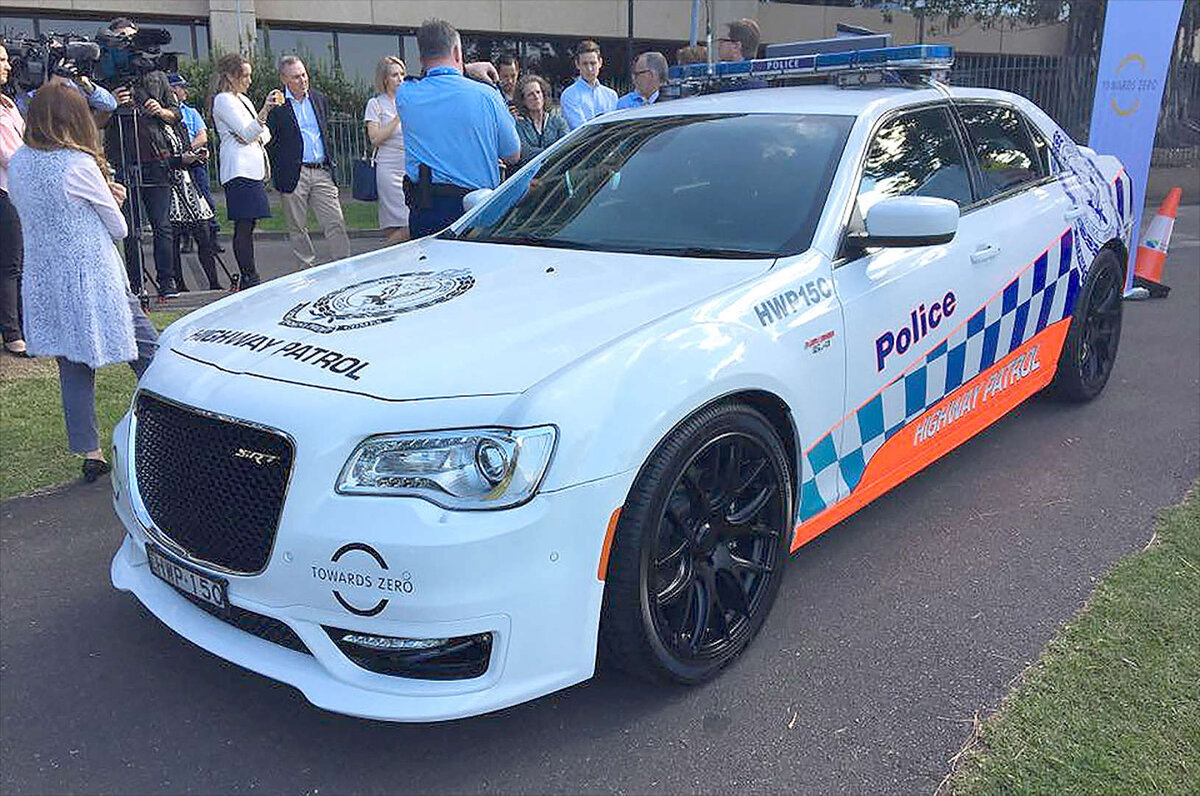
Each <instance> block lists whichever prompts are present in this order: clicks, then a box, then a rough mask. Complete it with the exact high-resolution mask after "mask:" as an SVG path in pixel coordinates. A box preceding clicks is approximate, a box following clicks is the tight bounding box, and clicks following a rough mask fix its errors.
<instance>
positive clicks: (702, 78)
mask: <svg viewBox="0 0 1200 796" xmlns="http://www.w3.org/2000/svg"><path fill="white" fill-rule="evenodd" d="M953 64H954V48H953V47H950V46H948V45H944V44H909V45H903V46H900V47H877V48H874V49H866V50H851V51H848V52H832V53H814V54H808V55H789V56H782V57H777V58H756V59H754V60H752V61H733V62H726V63H717V64H711V65H710V64H688V65H687V66H673V67H671V70H670V79H669V82H670V83H673V84H676V85H680V86H683V85H686V84H692V85H695V84H699V85H700V86H702V85H704V84H717V85H718V87H721V88H725V89H729V88H733V87H735V84H736V83H738V82H742V81H745V80H748V79H758V78H761V79H763V80H768V79H790V78H805V77H819V76H824V75H832V74H836V73H838V72H847V71H853V70H861V69H894V70H904V71H922V72H932V71H937V70H946V69H949V68H950V67H951V66H953ZM710 68H711V70H712V71H711V72H710V71H709V70H710ZM755 82H758V81H757V80H755ZM721 84H724V85H721ZM696 87H699V86H696Z"/></svg>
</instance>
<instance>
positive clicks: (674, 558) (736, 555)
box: [600, 403, 793, 683]
mask: <svg viewBox="0 0 1200 796" xmlns="http://www.w3.org/2000/svg"><path fill="white" fill-rule="evenodd" d="M792 494H793V490H792V486H791V478H790V475H789V470H788V465H787V457H786V454H785V452H784V448H783V445H782V443H781V442H780V440H779V436H778V434H776V432H775V430H774V429H773V428H772V426H771V424H770V423H769V422H768V421H767V420H766V418H764V417H763V416H762V415H761V414H760V413H759V412H757V411H756V410H755V409H753V408H752V407H750V406H747V405H745V404H741V403H724V404H717V405H715V406H712V407H709V408H708V409H705V410H703V411H701V412H700V413H698V414H697V415H696V416H694V417H692V418H691V419H689V420H688V421H686V422H684V423H683V424H682V425H680V426H679V427H678V428H676V429H675V430H674V431H672V432H671V434H670V435H669V436H668V437H667V438H666V440H664V441H663V442H662V443H661V444H660V445H659V447H658V448H657V449H656V450H655V451H654V453H653V454H652V455H651V457H650V459H649V460H648V461H647V463H646V465H645V466H644V467H643V468H642V471H641V473H639V475H638V478H637V480H636V481H635V482H634V486H633V489H632V490H631V492H630V495H629V499H628V500H627V501H626V503H625V507H624V509H623V510H622V513H621V519H620V521H619V523H618V526H617V532H616V536H615V539H614V541H613V550H612V555H611V557H610V566H609V571H608V578H607V585H606V587H605V593H604V610H603V613H602V616H601V622H600V633H601V643H602V645H603V648H604V650H605V652H606V653H607V655H608V657H609V658H610V659H611V660H613V661H614V662H615V663H616V664H617V665H619V666H621V667H622V668H623V669H625V670H627V671H629V672H630V673H632V674H635V675H638V676H641V677H644V678H648V679H653V680H673V681H676V682H681V683H698V682H702V681H704V680H706V679H708V678H709V677H711V676H713V675H714V674H716V673H717V672H718V671H719V670H720V669H721V668H722V667H723V666H725V665H726V664H728V663H729V662H730V661H732V660H733V659H734V658H736V657H737V655H738V654H739V653H740V652H741V651H742V650H743V649H744V648H745V647H746V645H747V644H749V642H750V640H751V639H752V638H753V637H754V635H755V634H756V633H757V632H758V630H759V628H760V627H761V626H762V623H763V621H764V620H765V619H766V616H767V613H768V612H769V611H770V609H771V605H772V604H773V603H774V601H775V596H776V594H777V593H778V591H779V583H780V581H781V579H782V576H783V569H784V566H785V564H786V563H787V557H788V539H789V531H790V527H791V518H792V507H793V497H792Z"/></svg>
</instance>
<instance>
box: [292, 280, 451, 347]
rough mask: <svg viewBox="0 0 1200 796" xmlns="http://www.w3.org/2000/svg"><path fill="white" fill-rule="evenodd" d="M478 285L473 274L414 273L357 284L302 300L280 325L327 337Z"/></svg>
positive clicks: (436, 302) (437, 301)
mask: <svg viewBox="0 0 1200 796" xmlns="http://www.w3.org/2000/svg"><path fill="white" fill-rule="evenodd" d="M474 284H475V277H474V276H473V275H472V274H471V272H470V271H467V270H463V269H452V270H448V271H438V272H437V273H434V272H433V271H412V272H409V273H407V274H392V275H390V276H381V277H379V278H378V279H371V280H368V281H366V282H358V283H356V284H353V285H348V286H346V287H342V288H338V289H337V290H335V291H333V292H332V293H326V294H325V295H324V296H321V298H319V299H317V300H316V301H313V302H308V301H303V302H301V303H299V304H297V305H296V306H294V307H292V308H291V309H290V310H288V311H287V312H286V313H285V314H284V316H283V319H282V320H280V323H281V324H282V325H284V326H293V327H296V328H298V329H308V330H310V331H313V332H320V333H322V334H328V333H330V332H344V331H346V330H348V329H362V328H364V327H366V326H376V325H378V324H381V323H387V322H388V321H390V320H392V319H393V318H395V317H396V316H397V315H403V314H404V313H406V312H412V311H413V310H419V309H424V308H425V307H432V306H433V305H435V304H441V303H442V302H443V301H449V300H450V299H452V298H455V297H456V296H461V295H462V294H463V293H466V292H467V291H468V290H470V289H471V287H472V286H473V285H474Z"/></svg>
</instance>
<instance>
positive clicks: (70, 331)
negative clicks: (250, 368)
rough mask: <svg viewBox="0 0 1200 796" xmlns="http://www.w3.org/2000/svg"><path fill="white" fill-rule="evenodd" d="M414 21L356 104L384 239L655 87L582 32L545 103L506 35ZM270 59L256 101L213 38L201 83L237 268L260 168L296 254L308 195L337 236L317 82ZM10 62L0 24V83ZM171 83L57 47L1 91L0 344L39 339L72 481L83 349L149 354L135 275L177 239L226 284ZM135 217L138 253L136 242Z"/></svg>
mask: <svg viewBox="0 0 1200 796" xmlns="http://www.w3.org/2000/svg"><path fill="white" fill-rule="evenodd" d="M107 27H108V30H107V33H108V34H110V35H112V36H117V37H130V38H132V37H133V36H134V35H135V34H136V33H137V25H136V23H134V22H133V21H132V20H130V19H128V18H125V17H120V18H117V19H114V20H113V21H112V22H111V23H109V25H108V26H107ZM416 38H417V45H418V49H419V52H420V59H421V74H420V77H419V78H417V79H412V78H409V75H408V70H407V67H406V65H405V63H404V61H403V60H401V59H400V58H398V57H396V56H392V55H389V56H385V57H384V58H382V59H381V60H380V61H379V64H378V67H377V69H376V73H375V81H374V83H375V86H374V87H375V92H376V93H375V95H374V96H372V97H371V98H370V100H368V102H367V104H366V108H365V110H364V113H363V123H364V133H365V135H366V137H367V139H368V140H369V142H370V145H371V147H372V149H373V162H374V167H375V177H376V186H377V192H378V201H379V224H380V227H381V229H383V230H385V232H386V234H387V241H388V242H389V243H396V242H400V241H404V240H407V239H409V238H410V237H421V236H424V235H428V234H431V233H435V232H438V231H440V230H442V229H444V228H445V227H447V226H448V225H449V224H451V223H453V222H454V221H455V220H456V219H457V218H458V217H459V216H461V215H462V214H463V212H464V208H463V198H464V197H465V196H466V195H467V194H468V193H470V192H471V191H474V190H477V189H480V188H495V187H497V186H498V185H499V184H500V182H501V180H502V179H503V176H504V173H505V171H506V170H507V169H508V168H512V167H518V166H521V165H523V164H524V163H527V162H528V161H530V160H531V159H533V158H535V157H537V156H538V155H539V154H540V153H541V152H542V151H544V150H545V149H546V148H547V147H549V146H551V145H552V144H554V142H556V141H558V140H559V139H560V138H562V137H564V136H566V135H567V134H568V133H570V132H571V131H572V130H574V129H575V128H577V127H579V126H580V125H582V124H584V123H586V122H588V121H589V120H591V119H593V118H595V117H597V116H599V115H602V114H605V113H608V112H611V111H614V110H617V109H621V108H637V107H642V106H646V105H651V104H653V103H655V102H658V101H659V99H660V89H661V87H662V86H663V84H664V83H665V82H666V78H667V59H666V57H665V56H664V55H663V54H662V53H659V52H645V53H642V54H641V55H640V56H638V58H637V59H636V61H635V63H634V67H633V82H634V89H633V90H632V91H630V92H629V93H628V94H626V95H624V96H622V97H618V96H617V94H616V92H615V91H613V90H612V89H611V88H609V87H608V86H605V85H603V84H602V83H601V82H600V73H601V70H602V69H603V66H604V59H603V56H602V53H601V49H600V46H599V45H598V44H596V42H594V41H590V40H585V41H582V42H580V44H579V45H578V47H577V48H576V53H575V67H576V69H577V71H578V77H577V78H576V79H575V81H574V82H573V83H571V85H569V86H567V87H566V88H565V89H564V90H563V91H562V93H561V96H560V97H559V102H558V107H557V108H556V107H555V105H554V102H553V100H554V97H553V91H552V87H551V85H550V84H549V82H548V81H547V80H546V79H545V78H543V77H541V76H539V75H536V74H530V73H526V74H522V69H521V64H520V61H519V60H518V59H517V58H516V57H515V56H514V55H512V54H508V53H505V54H501V55H499V57H497V58H496V59H495V62H494V63H493V62H490V61H475V62H471V63H464V59H463V46H462V40H461V37H460V36H459V34H458V31H456V30H455V29H454V27H453V26H451V25H450V24H449V23H448V22H445V21H442V20H430V21H428V22H426V23H424V24H423V25H422V26H421V27H420V29H419V30H418V31H417V37H416ZM719 46H720V51H719V52H720V56H721V59H722V60H740V59H742V58H751V57H754V54H755V53H756V52H757V49H758V27H757V24H756V23H754V22H753V20H739V21H738V22H735V23H731V24H730V25H729V31H728V35H727V36H726V37H725V38H722V39H721V40H720V42H719ZM706 59H707V53H706V52H704V48H702V47H700V48H696V47H691V48H684V49H683V50H680V51H679V52H678V53H677V60H678V62H679V63H689V62H692V61H700V60H706ZM278 66H279V74H278V79H279V85H280V86H281V87H280V88H275V89H272V90H271V91H269V92H268V93H267V95H266V99H265V101H264V102H263V103H262V105H261V106H259V107H255V105H254V103H253V102H252V101H251V100H250V98H249V97H248V96H247V92H248V90H249V88H250V85H251V82H252V80H253V79H254V75H253V73H252V71H253V70H252V66H251V63H250V61H248V60H247V59H246V58H245V57H243V56H242V55H239V54H236V53H234V54H228V55H224V56H222V57H221V58H220V59H219V60H218V62H217V64H216V69H215V71H214V76H213V85H212V86H211V87H210V99H209V102H208V107H207V108H206V110H207V115H208V117H209V118H210V119H211V121H212V127H213V129H215V132H216V137H217V141H218V142H219V144H218V145H219V153H220V156H219V159H218V169H217V174H218V178H219V180H220V183H221V187H222V190H223V193H224V198H225V206H226V212H227V214H228V220H229V221H230V222H231V223H232V225H233V238H232V249H233V255H234V259H235V261H236V263H237V269H238V273H237V275H236V276H235V277H233V278H232V279H231V282H236V283H237V284H231V285H230V286H231V287H235V288H250V287H253V286H255V285H257V284H258V283H259V281H260V277H259V273H258V269H257V267H256V264H255V255H254V228H255V225H256V224H257V222H258V220H259V219H261V218H267V217H269V216H270V215H271V204H270V200H269V197H268V194H267V190H266V183H267V181H270V182H271V183H272V185H273V186H274V188H275V190H276V192H277V193H278V195H279V203H280V205H281V207H282V210H283V215H284V218H285V220H286V222H287V227H288V232H289V240H290V244H291V249H292V254H293V256H294V257H295V259H296V262H297V264H298V265H299V266H301V267H311V266H312V265H314V264H315V263H316V259H317V254H316V251H315V249H314V246H313V242H312V240H311V239H310V236H309V233H308V224H307V217H308V213H309V211H312V213H313V215H314V216H315V217H316V218H317V221H318V223H319V224H320V226H321V229H322V231H323V233H324V237H325V240H326V242H327V244H328V247H329V253H330V255H331V257H332V258H333V259H340V258H344V257H347V256H348V255H349V253H350V243H349V238H348V235H347V231H346V221H345V218H344V216H343V213H342V206H341V199H340V196H339V192H338V187H337V185H336V183H335V182H334V179H333V166H334V162H333V147H332V145H331V139H330V137H329V117H330V107H329V100H328V98H327V97H325V95H323V94H322V93H321V92H320V91H318V90H317V89H315V88H314V87H313V86H312V85H311V83H310V80H309V75H308V71H307V69H306V67H305V64H304V62H303V61H302V60H301V59H300V58H299V57H297V56H295V55H285V56H284V57H283V58H282V59H281V60H280V61H279V65H278ZM9 75H10V64H9V59H8V51H7V49H6V48H5V47H4V45H3V42H2V41H0V86H3V87H4V88H6V89H7V88H9V87H8V86H7V85H6V84H7V83H8V78H9ZM189 88H190V84H189V83H188V81H187V78H186V77H185V76H184V75H181V74H178V73H171V74H166V73H164V72H162V71H150V72H148V73H146V74H143V75H140V76H139V77H138V79H137V80H135V81H125V82H122V83H121V84H120V85H112V86H101V85H97V84H96V83H94V82H92V81H91V80H90V79H88V78H87V77H86V76H84V75H81V74H79V73H78V71H77V70H74V69H72V68H71V65H70V64H69V63H67V64H60V65H59V66H58V67H56V68H55V69H54V70H53V71H52V72H51V74H49V75H47V79H46V80H45V82H43V84H42V85H41V86H38V87H37V88H35V89H33V90H30V91H25V92H17V93H16V95H15V96H12V97H10V96H9V95H8V94H4V93H0V333H2V335H3V345H4V350H5V351H6V352H7V353H8V354H11V355H14V356H44V357H55V358H56V360H57V363H58V369H59V379H60V384H61V388H62V403H63V413H64V418H65V422H66V427H67V436H68V442H69V445H70V448H71V450H72V451H73V452H75V453H77V454H79V455H81V456H82V457H83V466H82V470H83V475H84V477H85V479H86V480H89V481H92V480H95V479H96V478H97V477H98V476H99V475H101V474H103V473H104V472H107V471H108V468H109V465H108V464H107V462H106V461H105V458H104V452H103V449H102V447H101V445H100V441H99V439H98V431H97V427H96V413H95V371H96V369H98V368H100V367H103V366H105V365H109V364H114V363H118V362H127V363H129V364H130V366H131V367H132V368H133V370H134V371H135V373H137V374H139V375H140V374H141V373H142V372H143V371H144V370H145V369H146V367H147V366H148V365H149V363H150V360H151V358H152V357H153V355H154V349H155V346H156V339H157V337H156V334H155V332H154V328H153V326H152V325H151V323H150V321H149V319H148V318H147V316H146V314H145V312H144V308H143V305H142V302H141V301H140V298H139V297H140V296H143V295H144V280H145V279H146V278H147V277H149V278H151V279H153V281H154V283H155V285H156V287H157V293H158V295H160V296H167V295H171V294H173V293H175V292H177V291H182V290H187V289H188V287H187V284H186V283H185V281H184V275H183V270H182V268H181V252H182V251H184V250H185V249H186V248H187V247H189V246H191V245H193V244H194V246H195V251H196V254H197V257H198V259H199V261H200V265H201V268H202V270H203V271H204V274H205V277H206V278H207V281H208V287H209V288H210V289H213V290H217V289H223V287H224V286H223V285H222V284H221V281H220V275H219V273H218V269H217V263H218V255H219V254H220V253H221V252H223V251H224V249H223V248H221V244H220V242H219V240H218V232H219V230H220V225H219V223H218V221H217V218H216V208H217V205H216V202H215V201H214V197H213V193H212V190H211V186H210V184H209V168H208V157H209V146H210V145H211V144H212V140H211V138H210V136H209V127H208V125H207V124H206V123H205V114H203V113H201V111H200V110H199V109H197V108H194V107H192V106H190V105H188V104H187V99H188V90H189ZM143 222H145V223H146V224H148V226H149V228H150V242H151V250H152V252H153V255H152V262H153V271H152V272H151V271H150V270H148V269H147V268H146V265H147V263H145V262H143V254H142V233H141V230H142V228H143ZM122 241H123V250H124V251H123V256H122V253H121V252H120V251H119V250H118V248H117V245H116V244H117V243H118V242H122Z"/></svg>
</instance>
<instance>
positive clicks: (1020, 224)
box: [955, 101, 1079, 403]
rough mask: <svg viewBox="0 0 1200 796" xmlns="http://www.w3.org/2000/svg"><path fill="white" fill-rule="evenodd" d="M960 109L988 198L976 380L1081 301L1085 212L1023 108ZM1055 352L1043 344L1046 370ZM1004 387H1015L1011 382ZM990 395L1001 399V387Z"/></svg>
mask: <svg viewBox="0 0 1200 796" xmlns="http://www.w3.org/2000/svg"><path fill="white" fill-rule="evenodd" d="M955 109H956V111H957V113H958V115H959V118H960V119H961V121H962V124H963V127H964V129H965V131H966V135H967V140H968V146H969V147H970V149H971V153H972V161H973V164H974V167H975V169H976V182H977V185H978V186H979V189H980V197H979V198H980V200H981V203H980V205H979V206H978V208H977V209H976V210H974V211H973V212H972V213H971V216H973V217H974V219H977V222H978V223H979V224H980V225H981V229H982V230H985V232H984V233H983V237H982V238H981V241H980V242H981V244H983V248H981V249H976V250H975V251H973V252H972V254H971V257H972V260H973V263H972V264H973V267H974V271H975V274H976V276H977V278H978V279H980V280H981V281H983V282H985V283H986V285H987V291H986V293H987V302H986V304H984V305H981V306H980V307H979V309H978V310H977V311H976V313H975V315H974V316H972V322H973V325H970V328H969V329H968V330H967V331H968V335H967V342H968V348H967V354H968V356H967V363H966V367H967V372H966V373H965V374H964V376H965V377H966V378H969V377H971V376H972V375H974V374H975V373H979V372H982V371H987V370H989V369H990V368H994V366H995V364H996V363H998V362H1000V361H1001V360H1003V358H1004V357H1005V356H1007V355H1009V354H1010V353H1012V352H1014V351H1016V350H1018V349H1020V348H1022V347H1023V346H1025V344H1026V342H1027V341H1029V340H1030V339H1031V338H1032V337H1034V335H1037V334H1039V333H1041V332H1043V331H1044V330H1045V329H1046V328H1047V327H1049V326H1052V325H1054V324H1055V323H1056V322H1058V321H1060V320H1062V318H1063V316H1064V314H1065V312H1066V310H1067V309H1068V308H1069V307H1070V306H1071V305H1072V304H1073V303H1074V296H1075V294H1076V293H1078V290H1079V276H1078V272H1077V271H1076V270H1074V269H1072V268H1071V264H1072V257H1071V251H1072V246H1073V240H1072V232H1071V223H1072V219H1073V218H1074V217H1075V214H1076V213H1077V212H1079V211H1078V209H1076V208H1075V207H1074V204H1073V203H1072V202H1071V201H1070V199H1069V198H1068V197H1067V195H1066V193H1065V192H1064V191H1063V189H1062V186H1061V185H1060V183H1059V182H1058V181H1057V180H1056V179H1055V178H1054V176H1053V175H1052V174H1051V172H1050V161H1049V151H1048V146H1047V145H1046V142H1045V139H1044V138H1043V137H1041V136H1040V135H1035V134H1033V128H1032V126H1031V125H1030V123H1029V122H1028V120H1027V119H1026V118H1025V116H1024V114H1022V113H1021V111H1020V110H1018V109H1017V108H1015V107H1013V106H1011V105H1007V104H1004V103H999V102H981V101H980V102H976V101H960V102H957V103H955ZM1061 331H1063V332H1064V333H1065V330H1061ZM976 336H978V337H980V338H981V339H979V340H978V342H977V341H976V340H975V337H976ZM1053 349H1054V346H1053V345H1051V346H1050V347H1049V348H1048V349H1046V350H1041V349H1039V353H1040V354H1045V355H1048V356H1042V357H1039V358H1037V359H1036V361H1037V362H1038V364H1039V366H1040V367H1047V366H1048V367H1051V368H1052V366H1053V363H1054V361H1055V359H1056V357H1057V354H1058V351H1057V350H1053ZM976 351H978V357H976ZM1043 375H1044V374H1043ZM1000 386H1002V387H1003V390H1007V389H1008V386H1007V382H1006V383H1005V384H1003V385H1000ZM1018 392H1019V391H1018ZM988 396H989V398H993V399H994V398H999V397H1000V396H999V394H998V393H997V392H996V390H992V391H991V392H989V393H988ZM1001 403H1003V402H1001Z"/></svg>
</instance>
